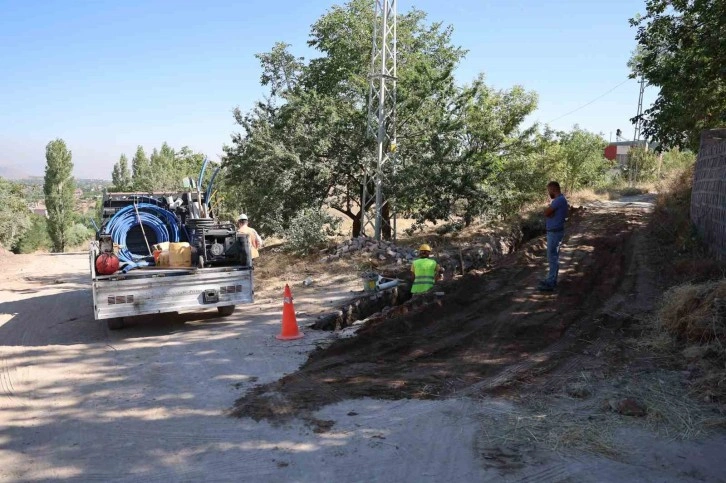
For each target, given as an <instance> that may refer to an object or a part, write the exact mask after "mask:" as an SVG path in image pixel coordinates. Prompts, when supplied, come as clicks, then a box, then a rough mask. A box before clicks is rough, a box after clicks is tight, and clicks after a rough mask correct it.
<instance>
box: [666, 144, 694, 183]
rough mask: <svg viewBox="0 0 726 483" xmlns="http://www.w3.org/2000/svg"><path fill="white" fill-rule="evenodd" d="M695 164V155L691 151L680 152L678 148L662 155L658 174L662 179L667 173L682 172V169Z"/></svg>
mask: <svg viewBox="0 0 726 483" xmlns="http://www.w3.org/2000/svg"><path fill="white" fill-rule="evenodd" d="M695 162H696V155H695V154H693V153H692V152H691V151H681V150H680V149H678V148H674V149H670V150H668V151H666V152H664V153H663V156H662V160H661V166H660V168H659V170H658V172H659V175H660V176H661V177H662V176H665V175H666V174H669V173H673V172H676V171H682V170H683V169H685V168H687V167H689V166H692V165H693V164H694V163H695Z"/></svg>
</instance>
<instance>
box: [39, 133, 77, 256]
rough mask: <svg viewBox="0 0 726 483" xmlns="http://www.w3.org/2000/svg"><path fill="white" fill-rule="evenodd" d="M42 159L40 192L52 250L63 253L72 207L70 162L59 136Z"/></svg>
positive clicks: (71, 168)
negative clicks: (43, 164)
mask: <svg viewBox="0 0 726 483" xmlns="http://www.w3.org/2000/svg"><path fill="white" fill-rule="evenodd" d="M45 159H46V166H45V179H44V183H43V192H44V193H45V206H46V208H47V210H48V234H49V235H50V238H51V240H52V242H53V250H54V251H57V252H62V251H64V250H65V248H66V246H68V230H69V229H70V227H71V226H72V220H73V212H74V206H75V199H74V196H73V192H74V190H75V182H74V180H73V176H72V172H73V161H72V160H71V159H72V158H71V152H70V151H69V150H68V148H67V147H66V143H65V141H63V140H62V139H56V140H54V141H51V142H49V143H48V145H47V146H46V148H45Z"/></svg>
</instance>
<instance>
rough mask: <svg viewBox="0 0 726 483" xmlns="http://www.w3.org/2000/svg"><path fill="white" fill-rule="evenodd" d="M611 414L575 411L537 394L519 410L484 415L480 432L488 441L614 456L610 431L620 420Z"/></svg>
mask: <svg viewBox="0 0 726 483" xmlns="http://www.w3.org/2000/svg"><path fill="white" fill-rule="evenodd" d="M619 419H620V418H619V417H618V416H617V415H614V414H598V415H596V416H593V413H592V412H582V413H579V412H574V411H573V410H572V409H570V408H563V407H562V406H561V405H559V404H557V402H556V401H550V400H549V399H547V398H536V399H533V400H532V401H528V402H525V405H524V406H523V407H522V410H521V411H520V412H516V413H515V412H511V413H507V414H505V415H504V417H501V416H500V417H486V418H485V420H484V421H482V433H483V434H484V435H485V440H486V444H487V445H492V446H495V445H508V444H515V445H518V444H522V443H529V444H536V445H538V446H540V447H543V448H546V449H548V450H551V451H568V450H573V449H574V450H578V451H583V452H586V453H593V454H599V455H604V456H607V457H610V458H615V457H616V456H617V455H618V450H617V447H616V445H615V443H614V442H613V433H614V430H615V428H617V427H618V426H619V425H620V424H621V421H620V420H619Z"/></svg>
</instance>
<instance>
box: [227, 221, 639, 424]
mask: <svg viewBox="0 0 726 483" xmlns="http://www.w3.org/2000/svg"><path fill="white" fill-rule="evenodd" d="M640 216H642V213H638V212H637V211H631V212H625V213H623V212H609V211H608V210H601V211H599V212H593V213H591V214H589V215H588V216H587V217H584V219H583V220H582V221H581V222H580V223H576V224H575V225H574V226H573V227H572V229H571V230H570V234H569V235H568V237H567V239H566V246H565V247H564V248H563V251H562V257H561V259H562V268H561V274H562V279H561V285H560V289H559V291H558V293H555V294H542V293H539V292H536V291H535V290H534V287H535V286H536V284H537V276H538V275H541V274H542V269H543V267H544V258H543V255H544V248H545V247H544V242H543V240H541V239H539V240H534V241H532V242H530V243H528V244H526V245H525V247H524V248H523V249H522V250H520V251H519V252H517V253H514V254H511V255H509V256H507V257H504V258H503V259H502V260H501V262H500V263H499V264H498V266H497V267H496V268H494V269H492V270H488V271H484V272H480V273H477V274H470V275H468V276H466V277H464V278H462V279H460V280H458V281H454V282H450V284H449V285H448V286H446V287H445V288H444V290H445V291H446V292H447V295H446V296H445V298H444V299H443V301H441V300H435V299H429V300H426V299H425V300H424V301H423V302H422V303H420V304H419V305H416V304H415V303H411V304H408V305H404V306H402V307H403V308H402V309H398V310H394V311H392V312H391V313H389V314H388V315H387V316H386V317H379V318H376V319H373V320H370V321H369V322H367V323H366V324H365V325H364V326H363V327H362V328H361V329H360V330H359V332H358V335H357V337H354V338H350V339H345V340H339V341H336V342H335V343H333V344H332V345H331V346H330V347H328V348H326V349H321V350H318V351H317V352H315V353H313V354H312V355H311V356H310V358H309V360H308V361H307V362H306V364H305V365H304V366H303V367H302V368H301V369H300V370H299V371H298V372H296V373H294V374H291V375H288V376H286V377H284V378H283V379H281V380H280V381H277V382H275V383H272V384H268V385H264V386H261V387H257V388H255V389H254V390H253V391H251V392H250V393H248V394H247V395H246V396H244V397H242V398H240V399H239V400H238V401H237V403H236V405H235V407H234V408H233V410H232V414H233V415H235V416H239V417H242V416H248V417H252V418H255V419H260V418H267V419H285V418H289V417H291V416H293V415H304V414H306V413H308V412H309V411H312V410H315V409H318V408H320V407H322V406H323V405H326V404H330V403H334V402H337V401H340V400H344V399H350V398H361V397H373V398H385V399H403V398H438V397H445V396H448V395H451V394H454V393H457V392H458V391H462V390H464V389H467V388H471V387H472V386H477V387H486V388H488V390H497V389H500V388H501V387H504V386H507V385H511V384H512V383H514V382H516V380H517V378H518V377H520V376H521V375H522V374H520V372H521V371H519V369H520V368H521V369H522V370H524V369H525V368H532V367H533V366H540V367H554V366H555V365H556V364H557V363H558V360H559V358H561V357H563V356H564V351H560V352H559V353H556V354H544V353H542V352H541V351H543V350H544V349H545V348H547V347H548V346H551V345H552V344H553V343H555V342H557V341H558V340H560V339H561V338H562V336H563V334H564V333H565V331H567V329H568V328H569V327H571V326H573V324H578V325H583V326H584V325H587V324H595V322H593V320H594V317H592V315H593V312H595V311H596V309H597V307H599V306H600V305H601V304H602V303H603V302H604V301H605V300H606V299H607V298H608V297H609V296H610V295H612V294H613V293H614V292H615V290H616V289H617V287H618V285H619V283H620V280H621V278H622V277H623V274H624V273H623V272H624V267H625V265H626V257H627V256H628V253H629V246H628V241H629V238H630V235H631V233H632V230H633V228H634V227H635V226H636V225H637V222H638V221H639V220H638V219H639V217H640ZM403 312H405V313H403ZM505 370H506V371H505ZM501 374H506V377H501ZM498 375H500V377H497V376H498ZM488 379H489V380H491V381H493V382H492V384H487V385H486V386H481V383H482V381H485V380H488Z"/></svg>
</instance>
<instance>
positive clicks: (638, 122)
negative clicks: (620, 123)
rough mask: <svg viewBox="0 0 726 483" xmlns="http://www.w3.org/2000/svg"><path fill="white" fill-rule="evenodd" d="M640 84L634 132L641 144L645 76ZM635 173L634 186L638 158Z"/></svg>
mask: <svg viewBox="0 0 726 483" xmlns="http://www.w3.org/2000/svg"><path fill="white" fill-rule="evenodd" d="M638 83H639V84H640V94H639V95H638V114H637V116H636V120H635V133H634V134H633V141H635V145H636V146H639V145H640V128H641V126H642V120H641V119H640V116H642V115H643V92H644V91H645V79H643V76H640V80H639V81H638ZM633 171H634V173H632V172H631V173H630V185H631V186H632V185H633V184H634V183H635V182H637V181H638V160H637V159H636V160H635V165H634V170H633Z"/></svg>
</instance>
